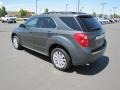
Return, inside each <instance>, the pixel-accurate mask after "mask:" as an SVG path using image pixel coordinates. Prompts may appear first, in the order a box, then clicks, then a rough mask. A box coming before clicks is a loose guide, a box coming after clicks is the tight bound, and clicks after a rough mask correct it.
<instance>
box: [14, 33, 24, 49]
mask: <svg viewBox="0 0 120 90" xmlns="http://www.w3.org/2000/svg"><path fill="white" fill-rule="evenodd" d="M14 39H16V40H17V43H18V46H15V41H14ZM12 43H13V46H14V48H15V49H17V50H21V49H22V46H21V44H20V39H19V38H18V37H17V36H16V35H14V36H13V37H12Z"/></svg>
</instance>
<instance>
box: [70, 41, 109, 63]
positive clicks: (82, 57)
mask: <svg viewBox="0 0 120 90" xmlns="http://www.w3.org/2000/svg"><path fill="white" fill-rule="evenodd" d="M106 46H107V43H106V41H105V43H104V45H103V46H101V47H100V48H98V49H96V50H94V51H91V52H86V51H84V50H83V51H82V52H83V53H82V54H81V52H80V54H79V52H76V54H74V56H73V57H72V63H73V65H85V64H90V63H93V62H95V61H96V60H97V59H98V58H100V57H101V56H103V54H104V52H105V50H106Z"/></svg>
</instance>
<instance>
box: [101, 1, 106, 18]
mask: <svg viewBox="0 0 120 90" xmlns="http://www.w3.org/2000/svg"><path fill="white" fill-rule="evenodd" d="M106 4H107V3H105V2H104V3H101V5H102V17H103V14H104V8H105V5H106Z"/></svg>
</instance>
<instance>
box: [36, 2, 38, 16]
mask: <svg viewBox="0 0 120 90" xmlns="http://www.w3.org/2000/svg"><path fill="white" fill-rule="evenodd" d="M36 14H38V0H36Z"/></svg>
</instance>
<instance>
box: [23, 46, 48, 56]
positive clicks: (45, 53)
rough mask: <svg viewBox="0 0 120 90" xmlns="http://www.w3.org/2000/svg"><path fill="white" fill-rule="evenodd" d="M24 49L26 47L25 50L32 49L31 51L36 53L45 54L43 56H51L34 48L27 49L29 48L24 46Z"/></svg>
mask: <svg viewBox="0 0 120 90" xmlns="http://www.w3.org/2000/svg"><path fill="white" fill-rule="evenodd" d="M23 47H25V48H27V49H30V50H32V51H35V52H37V53H40V54H43V55H45V56H49V55H47V54H46V53H43V52H40V51H38V50H35V49H32V48H30V47H27V46H23Z"/></svg>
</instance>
